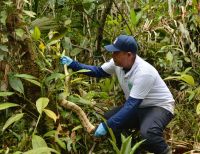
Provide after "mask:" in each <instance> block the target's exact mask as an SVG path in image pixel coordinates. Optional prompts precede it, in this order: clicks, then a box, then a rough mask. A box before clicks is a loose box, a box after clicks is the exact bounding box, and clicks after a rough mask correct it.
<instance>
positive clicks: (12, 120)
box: [2, 113, 24, 131]
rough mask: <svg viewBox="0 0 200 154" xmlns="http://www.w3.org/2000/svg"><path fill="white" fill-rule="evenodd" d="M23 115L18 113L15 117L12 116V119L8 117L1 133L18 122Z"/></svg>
mask: <svg viewBox="0 0 200 154" xmlns="http://www.w3.org/2000/svg"><path fill="white" fill-rule="evenodd" d="M23 115H24V113H20V114H16V115H13V116H12V117H10V118H9V119H8V120H7V121H6V123H5V125H4V126H3V128H2V131H5V130H6V129H7V128H8V127H9V126H10V125H11V124H13V123H14V122H16V121H18V120H20V119H21V118H22V117H23Z"/></svg>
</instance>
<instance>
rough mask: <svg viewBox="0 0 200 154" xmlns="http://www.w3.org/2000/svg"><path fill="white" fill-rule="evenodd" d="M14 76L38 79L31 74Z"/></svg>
mask: <svg viewBox="0 0 200 154" xmlns="http://www.w3.org/2000/svg"><path fill="white" fill-rule="evenodd" d="M14 76H15V77H18V78H23V79H37V78H36V77H34V76H32V75H29V74H15V75H14Z"/></svg>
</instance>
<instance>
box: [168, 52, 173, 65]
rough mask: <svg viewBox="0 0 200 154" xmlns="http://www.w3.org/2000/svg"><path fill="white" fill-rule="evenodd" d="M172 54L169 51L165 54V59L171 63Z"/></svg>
mask: <svg viewBox="0 0 200 154" xmlns="http://www.w3.org/2000/svg"><path fill="white" fill-rule="evenodd" d="M173 58H174V57H173V55H172V53H171V52H170V51H169V52H168V53H167V55H166V59H167V60H168V61H169V62H170V63H171V62H172V61H173Z"/></svg>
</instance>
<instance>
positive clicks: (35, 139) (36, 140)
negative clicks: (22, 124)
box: [32, 135, 47, 149]
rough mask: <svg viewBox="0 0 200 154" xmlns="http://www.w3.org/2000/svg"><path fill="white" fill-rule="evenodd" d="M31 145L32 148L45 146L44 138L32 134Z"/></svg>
mask: <svg viewBox="0 0 200 154" xmlns="http://www.w3.org/2000/svg"><path fill="white" fill-rule="evenodd" d="M32 147H33V149H38V148H41V147H47V143H46V142H45V140H44V139H43V138H42V137H40V136H38V135H33V136H32Z"/></svg>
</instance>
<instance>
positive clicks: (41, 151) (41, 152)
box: [23, 147, 60, 154]
mask: <svg viewBox="0 0 200 154" xmlns="http://www.w3.org/2000/svg"><path fill="white" fill-rule="evenodd" d="M50 152H53V153H56V154H60V153H59V152H58V151H56V150H54V149H52V148H48V147H41V148H37V149H33V150H29V151H27V152H24V153H23V154H46V153H50Z"/></svg>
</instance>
